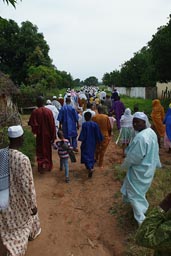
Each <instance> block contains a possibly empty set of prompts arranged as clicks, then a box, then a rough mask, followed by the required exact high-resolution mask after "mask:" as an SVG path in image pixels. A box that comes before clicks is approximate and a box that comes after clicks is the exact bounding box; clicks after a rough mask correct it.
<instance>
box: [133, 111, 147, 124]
mask: <svg viewBox="0 0 171 256" xmlns="http://www.w3.org/2000/svg"><path fill="white" fill-rule="evenodd" d="M133 118H138V119H141V120H144V121H145V122H146V121H147V119H148V118H147V116H146V114H144V112H135V114H133Z"/></svg>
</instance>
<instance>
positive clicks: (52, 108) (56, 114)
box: [45, 100, 59, 136]
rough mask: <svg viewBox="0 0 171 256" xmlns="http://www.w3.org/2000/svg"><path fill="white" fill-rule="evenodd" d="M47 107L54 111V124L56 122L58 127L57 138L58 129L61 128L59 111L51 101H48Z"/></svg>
mask: <svg viewBox="0 0 171 256" xmlns="http://www.w3.org/2000/svg"><path fill="white" fill-rule="evenodd" d="M45 107H46V108H48V109H50V110H51V111H52V114H53V118H54V122H55V127H56V136H57V133H58V128H59V121H58V115H59V111H58V109H57V108H56V107H55V106H53V105H52V102H51V100H47V101H46V106H45Z"/></svg>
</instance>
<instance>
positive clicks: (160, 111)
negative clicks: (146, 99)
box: [151, 99, 165, 137]
mask: <svg viewBox="0 0 171 256" xmlns="http://www.w3.org/2000/svg"><path fill="white" fill-rule="evenodd" d="M151 117H152V121H153V124H154V126H155V129H156V130H157V133H158V134H159V136H160V137H164V135H165V126H164V125H163V120H164V117H165V113H164V108H163V106H162V105H161V103H160V100H158V99H155V100H153V101H152V112H151Z"/></svg>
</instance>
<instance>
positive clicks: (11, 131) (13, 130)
mask: <svg viewBox="0 0 171 256" xmlns="http://www.w3.org/2000/svg"><path fill="white" fill-rule="evenodd" d="M23 133H24V131H23V128H22V127H21V125H14V126H10V127H9V128H8V137H10V138H18V137H20V136H22V135H23Z"/></svg>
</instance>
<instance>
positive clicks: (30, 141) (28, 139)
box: [0, 127, 36, 165]
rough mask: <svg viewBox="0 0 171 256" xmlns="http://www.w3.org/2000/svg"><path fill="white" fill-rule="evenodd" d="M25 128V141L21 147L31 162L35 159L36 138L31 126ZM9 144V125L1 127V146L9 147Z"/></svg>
mask: <svg viewBox="0 0 171 256" xmlns="http://www.w3.org/2000/svg"><path fill="white" fill-rule="evenodd" d="M23 129H24V143H23V145H22V147H21V148H20V149H19V150H20V151H21V152H22V153H23V154H25V155H26V156H28V157H29V159H30V161H31V164H32V165H34V161H35V152H36V151H35V138H34V136H33V134H32V132H31V131H30V129H29V128H23ZM8 144H9V140H8V134H7V127H4V128H3V129H2V128H1V129H0V148H4V147H7V146H8Z"/></svg>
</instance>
